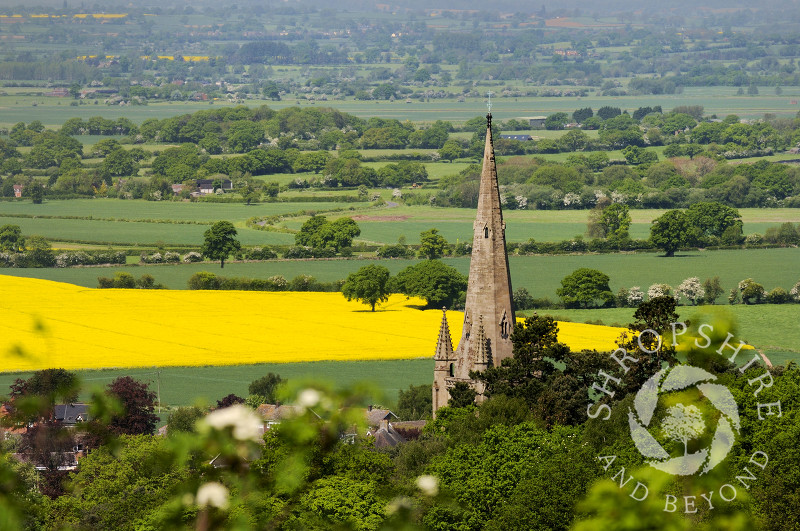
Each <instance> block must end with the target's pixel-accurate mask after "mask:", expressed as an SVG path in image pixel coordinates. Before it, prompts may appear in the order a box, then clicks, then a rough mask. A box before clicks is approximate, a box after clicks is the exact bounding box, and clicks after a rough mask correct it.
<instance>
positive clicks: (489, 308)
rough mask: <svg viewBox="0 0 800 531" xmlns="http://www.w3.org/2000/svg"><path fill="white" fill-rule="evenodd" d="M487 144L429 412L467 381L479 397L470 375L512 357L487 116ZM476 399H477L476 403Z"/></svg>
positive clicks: (510, 317)
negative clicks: (465, 265) (459, 320)
mask: <svg viewBox="0 0 800 531" xmlns="http://www.w3.org/2000/svg"><path fill="white" fill-rule="evenodd" d="M486 122H487V124H486V145H485V147H484V152H483V168H482V169H481V182H480V191H479V193H478V212H477V215H476V216H475V224H474V226H473V237H472V257H471V260H470V265H469V281H468V283H467V300H466V305H465V308H464V327H463V330H462V332H461V340H460V341H459V342H458V348H456V350H455V351H453V346H452V343H451V339H450V328H449V326H448V324H447V316H446V315H444V316H443V317H442V325H441V329H440V330H439V341H438V343H437V345H436V356H435V357H434V359H435V367H434V373H433V374H434V376H433V411H434V414H435V412H436V410H437V409H439V408H440V407H443V406H446V405H447V402H448V400H449V399H450V392H449V388H450V387H452V386H453V385H455V384H456V382H466V383H468V384H469V385H471V386H472V388H473V389H475V391H477V392H478V394H479V395H481V394H482V392H483V387H482V385H481V384H480V382H475V381H473V380H471V379H470V377H469V373H470V371H482V370H485V369H486V368H487V367H490V366H499V365H500V362H501V361H502V360H504V359H505V358H510V357H511V356H512V344H511V332H512V331H513V329H514V323H515V316H514V307H513V305H512V298H511V274H510V272H509V269H508V254H507V253H506V224H505V222H504V221H503V210H502V208H501V207H500V188H499V186H498V184H497V166H496V164H495V160H494V146H493V144H492V115H491V113H489V114H487V115H486ZM478 399H479V400H480V396H479V398H478Z"/></svg>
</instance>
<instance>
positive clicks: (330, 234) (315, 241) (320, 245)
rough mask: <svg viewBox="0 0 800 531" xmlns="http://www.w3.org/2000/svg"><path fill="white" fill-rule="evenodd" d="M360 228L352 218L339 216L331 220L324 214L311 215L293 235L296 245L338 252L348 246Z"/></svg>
mask: <svg viewBox="0 0 800 531" xmlns="http://www.w3.org/2000/svg"><path fill="white" fill-rule="evenodd" d="M360 234H361V229H360V228H359V226H358V224H357V223H356V222H355V221H353V219H352V218H339V219H337V220H335V221H333V222H331V221H328V218H326V217H325V216H311V217H310V218H308V220H306V222H305V223H303V226H302V227H300V232H298V233H297V234H296V235H295V242H296V243H297V245H305V246H307V247H314V248H317V249H325V248H328V249H333V250H334V251H336V252H338V251H340V250H341V249H342V248H343V247H349V246H350V245H352V243H353V238H355V237H356V236H359V235H360Z"/></svg>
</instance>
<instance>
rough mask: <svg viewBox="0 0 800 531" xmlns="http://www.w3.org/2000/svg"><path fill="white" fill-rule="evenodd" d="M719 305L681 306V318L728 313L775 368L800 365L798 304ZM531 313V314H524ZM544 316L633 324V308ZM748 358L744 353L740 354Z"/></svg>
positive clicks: (743, 337)
mask: <svg viewBox="0 0 800 531" xmlns="http://www.w3.org/2000/svg"><path fill="white" fill-rule="evenodd" d="M718 302H719V303H720V305H719V306H715V307H713V308H710V307H708V306H704V307H691V306H679V307H678V315H679V316H680V318H681V319H689V320H691V319H692V318H693V317H694V316H698V315H702V314H703V312H705V311H721V312H723V313H728V314H729V315H731V316H732V317H733V319H734V322H735V323H736V324H737V326H738V331H732V332H734V333H735V334H736V338H737V339H741V340H744V341H746V342H747V343H748V344H751V345H754V346H755V347H756V348H757V349H759V350H760V351H762V352H764V354H765V355H766V356H767V358H769V360H770V361H771V362H772V363H773V365H786V364H787V363H789V362H790V361H794V362H795V363H797V362H800V322H798V319H797V317H798V313H800V310H798V306H797V305H796V304H759V305H754V306H748V305H743V304H737V305H734V306H729V305H726V304H725V301H723V300H720V301H718ZM525 313H526V314H531V313H532V312H530V311H528V312H525ZM538 313H540V314H542V315H550V316H552V317H553V318H555V319H557V320H561V321H563V320H572V321H576V322H592V323H598V324H600V323H601V322H602V323H603V324H606V325H610V326H619V325H624V324H626V323H628V322H630V321H631V316H632V314H633V310H632V309H630V308H607V309H601V310H540V311H539V312H538ZM741 357H742V359H745V358H746V356H745V354H742V355H741Z"/></svg>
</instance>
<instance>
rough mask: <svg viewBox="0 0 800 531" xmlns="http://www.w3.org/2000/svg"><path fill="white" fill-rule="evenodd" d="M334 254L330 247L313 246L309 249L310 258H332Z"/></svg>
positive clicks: (334, 251)
mask: <svg viewBox="0 0 800 531" xmlns="http://www.w3.org/2000/svg"><path fill="white" fill-rule="evenodd" d="M334 256H336V250H335V249H331V248H330V247H315V248H313V249H311V257H312V258H333V257H334Z"/></svg>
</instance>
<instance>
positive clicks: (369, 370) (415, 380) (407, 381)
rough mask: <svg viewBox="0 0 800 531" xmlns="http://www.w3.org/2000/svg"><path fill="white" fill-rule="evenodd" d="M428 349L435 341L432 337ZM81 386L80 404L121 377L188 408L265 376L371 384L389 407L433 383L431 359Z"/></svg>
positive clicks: (267, 367) (187, 371) (227, 370)
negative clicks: (402, 393)
mask: <svg viewBox="0 0 800 531" xmlns="http://www.w3.org/2000/svg"><path fill="white" fill-rule="evenodd" d="M431 341H432V342H433V343H432V347H431V349H433V347H434V346H435V342H436V338H431ZM76 372H77V373H78V374H79V375H80V378H81V381H82V382H83V385H84V393H83V395H82V399H88V398H89V392H90V391H91V389H93V388H97V387H105V386H106V385H108V384H109V383H111V381H112V380H114V379H115V378H118V377H120V376H131V377H133V378H136V379H138V380H141V381H143V382H148V383H149V384H150V389H151V390H153V391H154V392H155V391H157V390H160V394H161V403H162V404H163V405H165V406H176V405H191V404H193V403H198V402H202V403H205V404H208V405H214V404H215V403H216V401H217V400H218V399H220V398H222V397H224V396H226V395H228V394H230V393H234V394H236V395H239V396H242V397H245V396H247V394H248V393H247V387H248V385H250V382H252V381H253V380H256V379H258V378H260V377H261V376H264V375H266V374H267V373H268V372H272V373H276V374H280V376H281V377H282V378H284V379H293V380H296V379H308V380H312V381H318V382H330V383H332V384H335V386H336V387H337V388H340V389H344V388H347V387H348V386H349V385H351V384H353V383H356V382H365V381H370V382H372V384H373V385H374V386H375V387H376V389H378V390H379V393H378V396H376V397H375V400H376V403H381V404H390V405H392V406H394V404H395V403H396V401H397V392H398V391H400V390H401V389H407V388H408V386H409V385H421V384H427V383H430V382H431V381H432V380H433V359H432V358H431V359H417V360H401V361H351V362H335V361H318V362H314V363H281V364H275V363H265V364H259V365H229V366H218V367H168V368H155V367H154V368H152V369H147V368H145V369H128V370H124V369H123V370H117V369H113V370H112V369H109V370H97V371H76ZM30 375H31V373H0V396H2V395H4V394H6V393H7V392H8V388H9V386H10V385H11V384H12V383H13V382H14V380H15V379H16V378H28V377H30Z"/></svg>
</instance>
